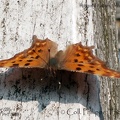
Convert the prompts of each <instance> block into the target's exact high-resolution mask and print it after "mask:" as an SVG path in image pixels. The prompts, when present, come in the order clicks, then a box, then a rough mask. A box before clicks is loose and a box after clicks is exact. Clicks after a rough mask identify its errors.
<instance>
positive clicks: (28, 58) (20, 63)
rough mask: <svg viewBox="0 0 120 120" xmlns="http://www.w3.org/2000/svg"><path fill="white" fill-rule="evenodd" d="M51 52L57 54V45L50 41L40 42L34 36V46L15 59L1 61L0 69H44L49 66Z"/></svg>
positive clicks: (17, 55)
mask: <svg viewBox="0 0 120 120" xmlns="http://www.w3.org/2000/svg"><path fill="white" fill-rule="evenodd" d="M49 50H51V51H52V52H53V51H54V52H53V53H54V54H55V53H56V52H57V44H56V43H54V42H52V41H51V40H49V39H45V40H40V39H38V38H37V37H36V36H33V43H32V46H31V47H30V48H28V49H26V50H24V51H23V52H20V53H18V54H16V55H15V56H14V57H12V58H10V59H6V60H1V61H0V67H40V68H43V67H45V66H46V65H47V64H48V61H49V59H50V56H54V54H49Z"/></svg>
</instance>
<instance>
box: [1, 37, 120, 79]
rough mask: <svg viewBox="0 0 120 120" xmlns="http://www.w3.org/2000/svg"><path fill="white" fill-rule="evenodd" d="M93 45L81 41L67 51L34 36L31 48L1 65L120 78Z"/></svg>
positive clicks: (49, 41)
mask: <svg viewBox="0 0 120 120" xmlns="http://www.w3.org/2000/svg"><path fill="white" fill-rule="evenodd" d="M92 49H93V46H91V47H88V46H83V45H82V44H81V43H76V44H72V45H69V46H68V47H67V49H66V50H65V51H61V50H60V51H58V50H57V43H55V42H53V41H51V40H49V39H48V38H47V39H45V40H41V39H38V38H37V36H36V35H34V36H33V43H32V45H31V47H30V48H28V49H26V50H24V51H23V52H20V53H18V54H16V55H15V56H14V57H12V58H10V59H5V60H1V61H0V67H5V68H10V67H18V68H36V67H37V68H46V69H54V70H67V71H74V72H83V73H90V74H96V75H100V76H108V77H114V78H120V73H119V72H117V71H115V70H112V69H109V68H108V67H107V66H106V65H105V63H104V62H103V61H102V60H100V59H99V58H97V57H96V56H94V55H93V52H92Z"/></svg>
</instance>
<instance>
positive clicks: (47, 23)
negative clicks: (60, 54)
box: [0, 0, 120, 120]
mask: <svg viewBox="0 0 120 120" xmlns="http://www.w3.org/2000/svg"><path fill="white" fill-rule="evenodd" d="M107 2H108V0H107V1H106V3H105V1H104V0H103V1H102V2H101V1H100V0H99V1H97V2H96V3H95V2H94V1H90V0H88V1H86V0H83V1H81V0H76V1H75V0H71V1H70V0H69V1H68V0H59V1H56V0H51V1H48V0H44V1H42V0H35V1H33V0H29V1H14V0H13V1H0V5H1V7H0V9H1V10H0V15H1V19H0V21H1V27H0V51H1V54H0V59H5V58H10V57H12V56H13V55H14V54H16V53H18V52H20V51H23V50H24V49H26V48H28V47H29V46H30V44H31V43H32V40H31V38H32V36H33V34H34V35H37V36H38V38H40V39H44V38H46V37H47V38H49V39H51V40H53V41H55V42H57V43H58V45H59V49H65V48H66V45H69V44H72V43H77V42H82V44H83V45H95V47H96V48H97V55H98V56H99V57H100V58H101V59H102V60H104V61H106V62H107V64H108V65H109V66H110V67H111V68H112V67H113V68H114V69H117V66H118V60H117V38H116V28H115V4H114V3H115V1H113V0H112V1H110V4H109V5H110V7H109V6H104V5H108V3H107ZM95 4H96V5H97V6H94V5H95ZM101 5H102V6H101ZM94 53H95V51H94ZM0 71H1V73H0V89H1V90H0V98H1V99H0V114H1V116H0V119H1V120H2V119H3V120H4V119H7V120H14V119H21V120H33V119H34V120H48V119H49V120H63V119H64V120H73V119H74V120H88V119H89V120H103V116H104V119H105V120H109V119H111V120H117V119H119V118H120V116H119V113H118V114H117V112H119V92H118V91H119V90H118V89H119V81H118V80H116V79H110V78H107V77H98V76H94V75H87V74H84V73H76V72H68V71H61V73H59V72H60V71H58V73H57V74H58V76H59V77H57V78H54V79H50V78H49V77H48V78H47V79H43V80H42V81H41V78H44V77H45V76H46V75H45V69H44V70H43V69H35V68H31V69H30V68H29V69H20V68H15V69H4V68H1V69H0ZM99 80H100V83H99ZM59 81H61V87H60V86H59V84H58V82H59ZM58 87H60V88H58ZM99 94H100V96H99Z"/></svg>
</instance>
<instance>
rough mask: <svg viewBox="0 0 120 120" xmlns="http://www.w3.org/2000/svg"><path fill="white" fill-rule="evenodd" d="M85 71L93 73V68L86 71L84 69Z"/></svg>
mask: <svg viewBox="0 0 120 120" xmlns="http://www.w3.org/2000/svg"><path fill="white" fill-rule="evenodd" d="M86 72H88V73H94V71H93V70H88V71H86Z"/></svg>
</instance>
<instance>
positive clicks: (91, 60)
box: [59, 43, 120, 78]
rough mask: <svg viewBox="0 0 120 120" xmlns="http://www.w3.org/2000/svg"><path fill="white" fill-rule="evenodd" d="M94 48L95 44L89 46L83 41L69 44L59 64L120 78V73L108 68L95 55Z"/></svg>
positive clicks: (71, 68) (76, 69) (64, 66)
mask: <svg viewBox="0 0 120 120" xmlns="http://www.w3.org/2000/svg"><path fill="white" fill-rule="evenodd" d="M92 49H93V46H91V47H87V46H83V45H82V44H81V43H77V44H73V45H70V46H68V48H67V49H66V51H65V52H64V53H62V54H61V55H60V57H59V58H60V59H59V63H60V64H59V66H60V67H61V69H65V70H69V71H76V72H85V73H91V74H97V75H101V76H109V77H116V78H120V73H119V72H116V71H114V70H112V69H109V68H107V66H106V65H105V63H104V62H103V61H101V60H100V59H99V58H97V57H96V56H94V55H93V53H92ZM61 58H62V59H61Z"/></svg>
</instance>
